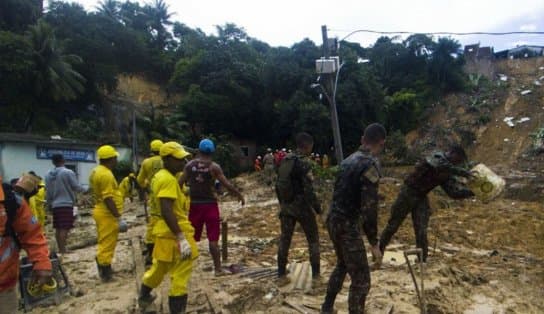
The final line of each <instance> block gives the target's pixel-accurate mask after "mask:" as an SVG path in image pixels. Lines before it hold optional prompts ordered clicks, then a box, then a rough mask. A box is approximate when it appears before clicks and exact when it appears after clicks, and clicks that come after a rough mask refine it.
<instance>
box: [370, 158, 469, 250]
mask: <svg viewBox="0 0 544 314" xmlns="http://www.w3.org/2000/svg"><path fill="white" fill-rule="evenodd" d="M456 176H461V177H468V176H470V174H469V173H468V172H467V171H466V170H464V169H461V168H458V167H455V166H454V165H453V164H451V163H450V161H449V160H448V159H447V158H446V156H445V154H444V153H442V152H434V153H433V154H431V155H430V156H428V157H427V158H425V159H423V160H421V161H419V162H418V163H417V164H416V166H415V170H414V172H412V173H411V174H410V175H409V176H408V177H407V178H406V180H405V181H404V185H403V186H402V188H401V190H400V193H399V195H398V196H397V200H396V201H395V203H394V204H393V206H392V207H391V217H390V218H389V221H388V223H387V226H386V227H385V229H384V230H383V232H382V234H381V237H380V250H381V251H382V252H383V251H384V250H385V247H386V246H387V244H389V241H390V240H391V238H392V237H393V235H394V234H395V233H396V232H397V230H398V229H399V227H400V225H401V224H402V221H403V220H404V218H406V215H408V213H410V212H411V213H412V223H413V226H414V232H415V236H416V246H417V247H418V248H421V249H422V250H423V261H426V260H427V253H428V242H427V226H428V224H429V218H430V215H431V208H430V206H429V199H428V197H427V194H428V193H429V192H430V191H431V190H432V189H434V188H435V187H437V186H439V185H440V186H441V187H442V189H443V190H444V191H445V192H446V193H447V194H448V196H450V197H451V198H454V199H463V198H468V197H472V196H474V194H473V193H472V191H470V190H469V189H467V188H466V187H465V186H464V185H462V184H461V183H460V182H459V181H458V180H457V179H456V178H455V177H456Z"/></svg>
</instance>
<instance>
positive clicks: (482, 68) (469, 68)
mask: <svg viewBox="0 0 544 314" xmlns="http://www.w3.org/2000/svg"><path fill="white" fill-rule="evenodd" d="M464 71H465V72H466V73H471V74H481V75H482V76H484V77H486V78H487V79H489V80H493V79H494V77H495V63H494V62H493V60H491V59H476V60H467V61H466V63H465V66H464Z"/></svg>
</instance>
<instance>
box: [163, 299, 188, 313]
mask: <svg viewBox="0 0 544 314" xmlns="http://www.w3.org/2000/svg"><path fill="white" fill-rule="evenodd" d="M168 306H169V307H170V314H185V310H186V308H187V295H182V296H177V297H168Z"/></svg>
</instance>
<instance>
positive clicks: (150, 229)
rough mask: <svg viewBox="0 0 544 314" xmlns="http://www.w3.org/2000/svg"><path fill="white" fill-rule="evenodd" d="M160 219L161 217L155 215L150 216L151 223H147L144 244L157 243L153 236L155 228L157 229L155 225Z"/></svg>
mask: <svg viewBox="0 0 544 314" xmlns="http://www.w3.org/2000/svg"><path fill="white" fill-rule="evenodd" d="M159 219H160V217H157V216H155V215H149V221H148V222H147V226H146V228H145V239H144V242H145V243H146V244H151V243H155V237H154V236H153V227H155V224H156V223H157V221H158V220H159Z"/></svg>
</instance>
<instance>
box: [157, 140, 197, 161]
mask: <svg viewBox="0 0 544 314" xmlns="http://www.w3.org/2000/svg"><path fill="white" fill-rule="evenodd" d="M160 155H161V157H166V156H172V157H174V158H176V159H183V158H186V157H188V156H190V155H191V154H189V153H188V152H187V151H186V150H185V148H183V146H181V144H180V143H178V142H166V143H164V144H162V146H161V150H160Z"/></svg>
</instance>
